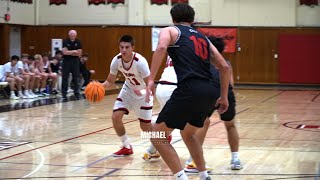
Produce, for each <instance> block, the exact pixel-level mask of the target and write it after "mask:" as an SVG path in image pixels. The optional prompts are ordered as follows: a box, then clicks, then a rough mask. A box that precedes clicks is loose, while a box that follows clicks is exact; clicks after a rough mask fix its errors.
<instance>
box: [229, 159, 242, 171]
mask: <svg viewBox="0 0 320 180" xmlns="http://www.w3.org/2000/svg"><path fill="white" fill-rule="evenodd" d="M242 168H243V166H242V165H241V162H240V160H239V159H237V160H231V169H232V170H240V169H242Z"/></svg>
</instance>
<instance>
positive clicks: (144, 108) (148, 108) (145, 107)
mask: <svg viewBox="0 0 320 180" xmlns="http://www.w3.org/2000/svg"><path fill="white" fill-rule="evenodd" d="M140 109H143V110H151V109H152V106H141V107H140Z"/></svg>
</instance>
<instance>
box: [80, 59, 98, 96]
mask: <svg viewBox="0 0 320 180" xmlns="http://www.w3.org/2000/svg"><path fill="white" fill-rule="evenodd" d="M88 57H89V56H88V54H83V55H82V57H81V58H80V74H81V75H82V78H83V81H84V82H83V84H82V87H81V90H84V89H85V87H86V86H87V84H88V83H89V82H90V77H91V75H92V74H94V73H95V71H94V70H88V68H87V66H86V62H87V61H88Z"/></svg>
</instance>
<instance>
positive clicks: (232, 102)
mask: <svg viewBox="0 0 320 180" xmlns="http://www.w3.org/2000/svg"><path fill="white" fill-rule="evenodd" d="M219 94H220V89H219ZM228 101H229V107H228V110H227V111H226V112H225V113H223V114H220V119H221V120H222V121H231V120H232V119H233V118H234V117H235V115H236V98H235V96H234V93H233V90H232V88H229V91H228ZM216 109H217V108H215V107H214V106H213V107H211V108H210V110H209V113H208V117H210V116H211V115H212V114H213V112H214V111H215V110H216Z"/></svg>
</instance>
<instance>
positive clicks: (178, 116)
mask: <svg viewBox="0 0 320 180" xmlns="http://www.w3.org/2000/svg"><path fill="white" fill-rule="evenodd" d="M217 97H219V87H217V86H216V85H215V84H214V83H213V82H211V81H209V80H204V79H189V80H187V81H185V82H183V83H180V84H178V87H177V89H175V90H174V92H173V93H172V95H171V97H170V99H169V100H168V101H167V103H166V105H165V106H164V107H163V109H162V111H161V112H160V114H159V116H158V119H157V123H161V122H165V123H166V125H167V127H169V128H172V129H180V130H183V129H184V127H185V125H186V124H187V123H189V124H191V125H193V126H196V127H203V123H204V121H205V119H206V118H207V116H208V113H209V109H210V108H211V107H212V106H213V104H214V103H215V101H216V99H217Z"/></svg>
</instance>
